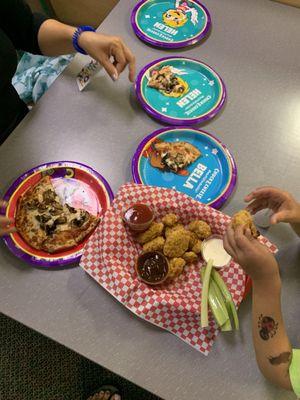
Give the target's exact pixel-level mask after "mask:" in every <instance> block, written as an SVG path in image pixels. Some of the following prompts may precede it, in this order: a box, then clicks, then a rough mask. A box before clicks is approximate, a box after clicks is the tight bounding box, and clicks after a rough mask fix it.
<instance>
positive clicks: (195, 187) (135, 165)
mask: <svg viewBox="0 0 300 400" xmlns="http://www.w3.org/2000/svg"><path fill="white" fill-rule="evenodd" d="M190 154H191V155H190ZM186 160H187V161H186ZM131 168H132V175H133V180H134V182H135V183H141V184H144V185H149V186H159V187H166V188H169V189H175V190H177V191H179V192H182V193H185V194H187V195H189V196H190V197H192V198H194V199H195V200H198V201H200V202H201V203H204V204H208V205H210V206H211V207H214V208H220V207H221V206H222V205H223V204H224V203H225V201H226V200H227V199H228V198H229V196H230V195H231V193H232V192H233V190H234V187H235V185H236V182H237V166H236V163H235V161H234V158H233V156H232V154H231V153H230V151H229V150H228V149H227V148H226V146H225V145H224V144H223V143H222V142H221V141H220V140H219V139H217V138H216V137H215V136H213V135H211V134H210V133H207V132H205V131H202V130H199V129H194V128H190V127H169V128H164V129H159V130H157V131H155V132H153V133H151V134H150V135H148V136H147V137H145V138H144V139H143V140H142V141H141V143H140V144H139V146H138V148H137V150H136V152H135V154H134V156H133V158H132V164H131Z"/></svg>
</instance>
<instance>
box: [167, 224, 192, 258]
mask: <svg viewBox="0 0 300 400" xmlns="http://www.w3.org/2000/svg"><path fill="white" fill-rule="evenodd" d="M189 242H190V236H189V234H188V232H187V231H186V230H184V229H179V230H177V231H175V232H173V233H171V234H170V235H168V236H167V239H166V242H165V245H164V255H165V256H167V257H170V258H173V257H181V256H182V255H183V254H184V253H185V252H186V251H187V249H188V247H189Z"/></svg>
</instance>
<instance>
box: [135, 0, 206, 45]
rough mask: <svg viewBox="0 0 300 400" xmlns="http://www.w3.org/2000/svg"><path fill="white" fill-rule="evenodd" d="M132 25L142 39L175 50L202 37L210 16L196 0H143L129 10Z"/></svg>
mask: <svg viewBox="0 0 300 400" xmlns="http://www.w3.org/2000/svg"><path fill="white" fill-rule="evenodd" d="M131 24H132V27H133V30H134V32H135V34H136V35H137V36H138V37H139V38H140V39H141V40H143V41H144V42H146V43H150V44H152V45H154V46H158V47H164V48H169V49H174V48H179V47H185V46H190V45H194V44H195V43H197V42H199V41H200V40H201V39H203V38H204V37H205V36H206V35H207V33H208V31H209V29H210V26H211V18H210V15H209V12H208V11H207V9H206V8H205V7H204V6H203V5H202V4H201V3H199V1H198V0H189V1H185V0H142V1H140V2H139V3H138V4H137V5H136V6H135V7H134V9H133V11H132V14H131Z"/></svg>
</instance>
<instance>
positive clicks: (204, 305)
mask: <svg viewBox="0 0 300 400" xmlns="http://www.w3.org/2000/svg"><path fill="white" fill-rule="evenodd" d="M212 267H213V260H211V259H210V260H208V263H207V265H206V268H205V272H204V279H203V283H202V296H201V316H200V318H201V327H202V328H206V327H207V326H208V290H209V281H210V274H211V270H212Z"/></svg>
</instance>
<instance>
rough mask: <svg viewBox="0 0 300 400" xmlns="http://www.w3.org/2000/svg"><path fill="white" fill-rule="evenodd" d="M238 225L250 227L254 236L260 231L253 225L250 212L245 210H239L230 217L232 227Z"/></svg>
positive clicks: (256, 236) (234, 227)
mask: <svg viewBox="0 0 300 400" xmlns="http://www.w3.org/2000/svg"><path fill="white" fill-rule="evenodd" d="M239 225H241V226H244V227H245V228H248V229H250V231H251V234H252V236H253V237H255V238H258V236H259V235H260V233H259V232H258V230H257V229H256V226H255V225H254V222H253V219H252V216H251V214H250V213H249V211H247V210H241V211H239V212H237V213H235V214H234V215H233V217H232V227H233V229H236V228H237V227H238V226H239Z"/></svg>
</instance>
